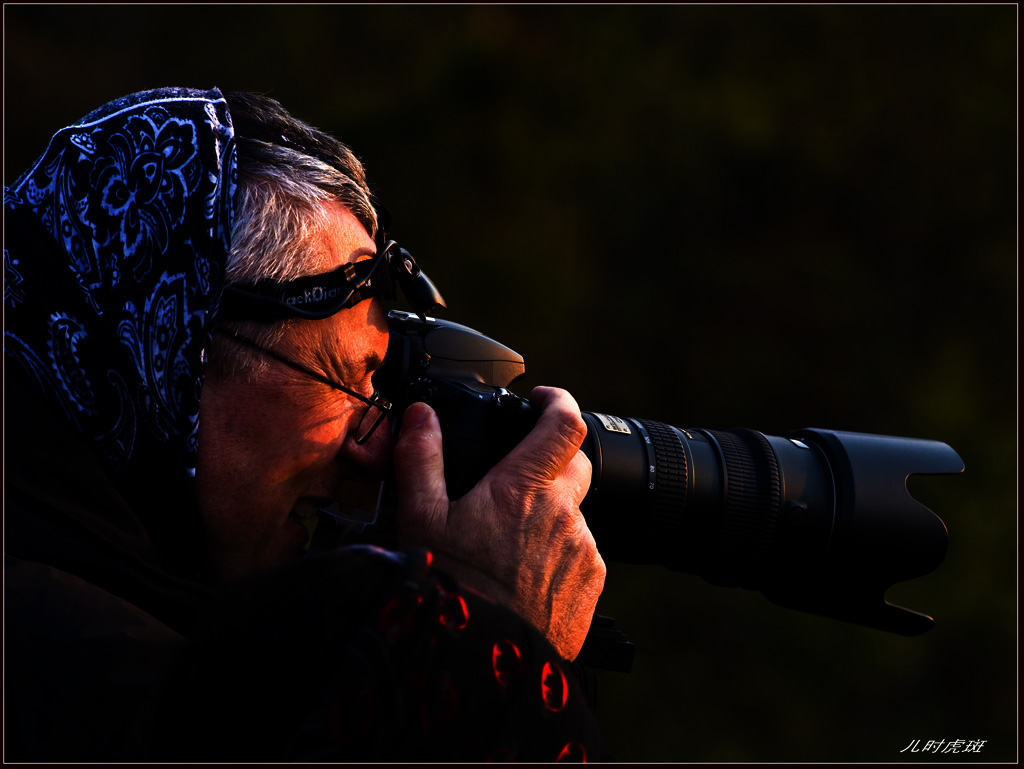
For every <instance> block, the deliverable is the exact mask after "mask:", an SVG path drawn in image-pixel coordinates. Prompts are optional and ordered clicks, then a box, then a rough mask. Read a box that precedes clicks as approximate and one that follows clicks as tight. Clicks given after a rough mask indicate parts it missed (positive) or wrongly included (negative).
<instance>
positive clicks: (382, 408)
mask: <svg viewBox="0 0 1024 769" xmlns="http://www.w3.org/2000/svg"><path fill="white" fill-rule="evenodd" d="M215 331H218V332H220V333H222V334H225V335H227V336H230V337H232V338H234V340H235V341H236V342H239V343H240V344H242V345H244V346H246V347H250V348H252V349H253V350H258V351H259V352H262V353H263V354H264V355H269V356H270V357H271V358H273V359H274V360H276V361H278V362H280V363H283V364H284V365H286V366H288V367H289V368H293V369H295V370H296V371H298V372H299V373H302V374H305V375H306V376H308V377H312V378H313V379H315V380H316V381H318V382H321V383H322V384H325V385H327V386H328V387H333V388H334V389H335V390H341V392H343V393H345V394H346V395H351V396H352V397H353V398H355V399H356V400H359V401H362V402H363V403H365V404H366V405H367V408H366V411H364V412H363V415H362V417H360V418H359V424H358V425H356V443H357V444H358V445H360V446H362V445H363V444H364V443H366V442H367V441H368V440H369V439H370V436H371V435H373V433H374V431H375V430H376V429H377V428H378V427H380V423H381V422H383V421H384V418H385V417H386V416H387V415H388V413H389V412H390V411H391V406H392V404H391V402H390V401H389V400H387V399H385V398H383V397H381V394H380V393H379V392H377V390H376V389H375V390H374V391H373V394H372V395H371V396H370V397H369V398H367V397H366V396H365V395H360V394H359V393H357V392H356V391H355V390H353V389H351V388H349V387H346V386H345V385H343V384H339V383H338V382H333V381H331V380H330V379H328V378H327V377H325V376H322V375H321V374H318V373H316V372H315V371H313V370H312V369H308V368H306V367H305V366H303V365H302V364H301V363H296V362H295V361H293V360H289V359H288V358H286V357H284V356H283V355H281V354H280V353H277V352H274V351H273V350H271V349H268V348H266V347H264V346H263V345H261V344H259V343H258V342H256V341H255V340H253V339H250V338H249V337H247V336H243V335H242V334H239V333H238V332H237V331H234V330H232V329H229V328H223V327H221V326H218V327H217V328H216V329H215ZM371 414H372V416H371Z"/></svg>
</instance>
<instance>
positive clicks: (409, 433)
mask: <svg viewBox="0 0 1024 769" xmlns="http://www.w3.org/2000/svg"><path fill="white" fill-rule="evenodd" d="M394 468H395V483H396V486H397V489H398V511H397V512H398V523H399V526H400V527H401V528H403V529H407V530H408V529H410V528H411V529H412V530H414V531H422V530H423V529H426V530H428V531H431V530H437V529H438V528H440V529H443V528H444V526H445V523H446V522H447V517H448V489H447V486H446V485H445V481H444V458H443V455H442V453H441V423H440V422H439V421H438V419H437V414H436V413H434V410H433V409H432V408H430V406H428V405H427V404H425V403H413V404H412V405H411V406H409V407H408V408H407V409H406V410H405V414H404V415H403V416H402V429H401V431H400V432H399V433H398V439H397V440H396V441H395V449H394Z"/></svg>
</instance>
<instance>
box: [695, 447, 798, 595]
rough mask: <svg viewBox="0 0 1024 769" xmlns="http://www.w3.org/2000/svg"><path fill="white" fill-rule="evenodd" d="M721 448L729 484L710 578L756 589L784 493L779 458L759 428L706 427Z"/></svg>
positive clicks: (711, 556) (710, 556) (710, 563)
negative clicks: (719, 430) (725, 428)
mask: <svg viewBox="0 0 1024 769" xmlns="http://www.w3.org/2000/svg"><path fill="white" fill-rule="evenodd" d="M708 432H709V433H711V435H713V436H714V438H715V440H716V441H717V443H718V445H719V447H720V448H721V451H722V460H723V462H724V464H725V470H726V478H727V485H726V489H725V501H724V504H723V506H722V512H721V521H720V525H719V528H718V534H717V536H716V537H715V540H714V545H713V546H712V547H711V548H710V551H709V553H708V560H707V562H706V563H707V566H708V568H709V570H711V569H713V573H707V574H702V576H704V577H705V578H706V579H708V580H709V581H711V582H713V583H715V584H720V585H729V586H740V587H747V588H752V589H756V588H757V584H756V582H757V578H758V575H759V572H760V570H761V567H762V565H763V563H764V560H765V556H766V555H767V552H768V547H769V545H770V544H771V540H772V537H773V536H774V533H775V527H776V524H777V521H778V513H779V505H780V504H781V499H782V483H781V479H780V474H779V463H778V459H777V458H776V457H775V452H774V451H773V450H772V447H771V444H769V443H768V440H767V439H766V438H765V437H764V435H762V434H761V433H759V432H757V431H756V430H747V429H739V430H731V431H730V432H716V431H708Z"/></svg>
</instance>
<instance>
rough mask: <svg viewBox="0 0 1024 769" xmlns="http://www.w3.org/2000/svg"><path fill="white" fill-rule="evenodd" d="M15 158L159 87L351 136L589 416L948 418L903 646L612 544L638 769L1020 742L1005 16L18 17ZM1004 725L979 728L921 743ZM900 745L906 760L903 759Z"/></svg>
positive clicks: (687, 422)
mask: <svg viewBox="0 0 1024 769" xmlns="http://www.w3.org/2000/svg"><path fill="white" fill-rule="evenodd" d="M4 17H5V28H4V101H5V104H4V107H5V119H4V164H5V168H4V181H5V183H11V182H13V181H14V179H15V178H16V177H17V176H18V174H20V173H21V171H22V170H23V169H24V168H25V167H26V166H27V164H28V163H29V162H30V161H31V160H32V159H33V158H34V157H35V156H36V155H37V154H38V153H39V152H41V151H42V150H43V148H44V147H45V144H46V141H47V139H48V137H49V136H50V134H52V133H53V132H54V131H55V130H57V129H58V128H60V127H62V126H64V125H66V124H69V123H71V122H73V121H74V120H76V119H77V118H79V117H81V116H82V115H84V114H85V113H86V112H88V111H90V110H91V109H93V108H94V107H97V106H99V105H100V104H102V103H104V102H106V101H108V100H110V99H112V98H115V97H117V96H121V95H123V94H125V93H128V92H131V91H136V90H141V89H144V88H150V87H156V86H163V85H190V86H194V87H202V88H207V87H211V86H218V87H220V88H222V89H225V90H231V89H250V90H259V91H263V92H267V93H269V94H270V95H272V96H274V97H276V98H277V99H279V100H280V101H281V102H282V103H284V104H285V106H286V107H288V108H289V109H290V110H291V111H292V112H294V113H295V114H297V115H298V116H300V117H302V118H305V119H307V120H308V121H310V122H312V123H314V124H315V125H318V126H320V127H322V128H325V129H327V130H329V131H331V132H333V133H335V134H336V135H338V136H339V137H340V138H342V139H343V140H345V141H347V142H348V143H349V144H351V145H352V146H353V147H354V148H355V150H356V152H357V154H359V155H360V157H362V158H363V160H364V161H365V163H366V165H367V168H368V172H369V175H370V180H371V184H373V185H374V187H375V189H376V191H377V193H378V194H379V195H380V196H381V197H382V198H383V199H384V200H385V201H386V202H387V204H388V206H389V207H390V208H391V210H392V212H393V213H394V215H395V218H396V224H395V227H394V228H393V231H392V232H393V234H394V235H395V236H397V237H398V239H399V240H400V242H402V243H403V244H404V245H405V246H406V247H408V248H409V249H410V250H411V251H412V252H413V253H414V254H415V255H416V256H417V257H418V258H419V260H420V262H421V264H423V265H424V266H425V267H426V268H427V270H428V271H429V272H430V274H431V276H432V277H433V278H434V279H435V281H436V282H437V283H438V285H439V286H440V287H441V288H442V289H443V292H444V294H445V297H446V298H447V300H448V304H449V308H450V309H449V311H448V312H447V313H445V314H444V316H443V317H446V318H448V319H451V320H456V321H459V322H462V323H466V324H468V325H471V326H474V327H475V328H478V329H481V330H483V331H485V332H487V333H488V334H490V335H492V336H494V337H495V338H497V339H499V340H501V341H503V342H505V343H506V344H508V345H509V346H511V347H513V348H514V349H516V350H518V351H519V352H521V353H523V354H524V355H525V356H526V359H527V363H528V366H529V381H528V382H527V383H526V384H525V385H524V386H523V387H521V388H519V391H520V392H522V393H524V394H525V393H528V391H529V387H530V386H532V385H534V384H541V383H544V384H555V385H559V386H563V387H566V388H567V389H569V390H570V391H571V392H572V393H573V394H574V395H575V396H576V397H577V399H578V400H579V402H580V403H581V405H582V406H583V408H585V409H590V410H598V411H606V412H609V413H613V414H619V415H621V416H641V417H648V418H654V419H658V420H660V421H664V422H669V423H671V424H675V425H679V426H683V427H710V428H716V429H725V428H728V427H732V426H737V425H743V426H748V427H753V428H756V429H759V430H762V431H764V432H767V433H771V434H779V433H782V432H785V431H786V430H789V429H793V428H799V427H806V426H819V427H829V428H835V429H846V430H856V431H863V432H877V433H883V434H892V435H905V436H913V437H923V438H932V439H937V440H941V441H944V442H947V443H949V444H950V445H952V446H953V447H954V448H955V449H956V450H957V451H958V452H959V453H960V455H961V456H962V457H963V459H964V461H965V463H966V466H967V472H966V474H965V475H963V476H962V477H957V478H942V479H927V481H925V482H921V483H919V484H917V485H915V486H914V489H915V492H916V493H917V494H918V496H919V498H920V499H922V500H923V501H925V502H927V503H928V504H929V506H931V507H933V508H934V509H935V510H936V511H937V512H938V513H939V514H940V515H941V516H942V518H943V519H944V520H945V522H946V524H947V526H948V528H949V532H950V549H949V554H948V556H947V558H946V560H945V561H944V563H943V564H942V565H941V566H940V567H939V568H938V569H937V570H936V571H935V572H934V573H933V574H932V575H929V576H928V577H926V578H924V579H922V580H918V581H916V582H912V583H908V584H906V585H904V586H899V587H898V588H896V589H894V590H893V591H891V592H890V598H891V599H895V600H896V601H897V602H906V603H907V604H908V605H910V606H912V607H914V608H917V609H920V610H923V611H926V612H928V613H932V614H934V615H935V617H936V620H937V624H936V627H935V629H934V630H932V631H931V632H930V633H928V634H927V635H925V636H922V637H919V638H913V639H907V638H903V637H896V636H890V635H887V634H884V633H880V632H877V631H871V630H865V629H861V628H859V627H855V626H851V625H846V624H843V623H839V622H834V621H830V620H824V619H819V618H816V617H811V616H808V615H803V614H800V613H797V612H793V611H789V610H784V609H780V608H777V607H775V606H773V605H772V604H770V603H768V602H767V601H766V600H764V599H763V598H762V597H761V596H760V595H758V594H756V593H751V592H748V591H743V590H738V589H726V588H716V587H712V586H710V585H708V584H706V583H705V582H703V581H702V580H700V579H699V578H697V577H692V576H687V575H682V574H677V573H674V572H670V571H667V570H665V569H662V568H660V567H627V566H623V565H619V564H611V565H610V569H609V576H608V582H607V589H606V594H605V596H604V597H603V598H602V603H601V606H600V607H599V609H600V610H601V611H602V612H603V613H606V614H610V615H612V616H614V617H615V618H616V621H617V625H618V627H620V628H622V629H624V630H625V631H627V632H628V633H629V635H630V636H631V638H632V639H633V640H634V641H635V642H636V644H637V647H638V652H637V659H636V664H635V667H634V671H633V672H632V673H631V674H629V675H624V674H614V673H606V674H604V675H603V678H602V687H603V688H602V696H601V701H600V703H599V705H600V708H599V710H600V717H601V720H602V723H603V726H604V730H605V733H606V735H607V739H608V741H609V743H610V744H611V746H612V748H613V749H614V750H615V751H617V753H618V754H619V755H620V757H621V758H623V759H627V760H635V761H689V762H704V761H740V762H746V761H756V762H768V761H787V762H789V761H826V762H845V761H869V762H889V761H902V760H910V761H913V760H933V761H941V760H952V759H957V760H967V761H971V760H973V761H985V760H987V761H1012V760H1015V758H1016V755H1017V729H1016V724H1017V653H1016V644H1017V593H1016V585H1017V577H1018V575H1017V547H1016V541H1017V528H1016V511H1017V508H1016V505H1017V474H1016V473H1017V471H1016V452H1017V410H1016V395H1017V336H1016V325H1017V324H1016V316H1017V311H1016V297H1017V256H1016V247H1017V242H1016V208H1017V207H1016V194H1017V190H1016V174H1017V155H1016V141H1017V134H1016V117H1017V114H1016V95H1017V79H1016V30H1017V8H1016V7H1015V6H1013V5H1001V6H975V5H956V6H913V5H911V6H892V7H890V6H877V5H876V6H810V7H803V6H780V7H771V6H676V7H657V6H632V7H624V6H623V7H616V6H590V7H587V6H560V7H537V6H534V7H505V6H482V7H474V6H439V7H431V6H391V7H372V6H352V7H349V6H333V7H330V6H290V7H288V6H244V5H231V6H124V5H113V6H97V7H90V6H11V5H6V6H5V7H4ZM958 739H959V740H968V741H969V740H985V741H986V742H985V744H984V746H983V747H982V749H981V752H980V753H978V754H963V753H960V754H955V755H954V754H950V753H947V754H941V753H940V754H933V753H921V752H919V753H912V752H911V751H910V750H905V749H906V748H908V746H910V745H911V744H912V743H913V742H914V741H915V740H920V741H921V742H920V743H919V745H918V748H923V747H924V745H925V743H927V742H928V741H929V740H935V741H938V740H945V741H952V740H958ZM904 750H905V752H901V751H904Z"/></svg>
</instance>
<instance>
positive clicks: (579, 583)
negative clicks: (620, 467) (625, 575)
mask: <svg viewBox="0 0 1024 769" xmlns="http://www.w3.org/2000/svg"><path fill="white" fill-rule="evenodd" d="M530 398H531V402H532V403H534V404H535V405H538V406H540V407H541V408H542V412H541V416H540V419H539V420H538V422H537V425H536V427H535V428H534V429H533V430H532V431H531V432H530V434H529V435H527V436H526V438H524V439H523V441H522V443H520V444H519V445H518V446H517V447H516V448H515V449H514V450H513V451H512V452H511V453H510V454H509V455H508V456H507V457H505V458H504V459H503V460H502V461H501V462H499V463H498V464H497V465H496V466H495V467H493V468H492V469H491V471H490V472H489V473H487V475H486V476H485V477H484V478H483V479H482V480H481V481H480V482H479V483H478V484H477V485H476V486H475V487H474V488H473V489H472V490H471V491H470V492H469V493H468V494H466V495H465V496H464V497H462V498H461V499H458V500H455V501H451V500H449V499H448V494H447V489H446V486H445V480H444V463H443V459H442V455H441V426H440V424H439V422H438V420H437V415H436V414H435V413H434V411H433V410H432V409H431V408H430V407H429V406H427V405H425V404H423V403H415V404H413V405H412V406H410V407H409V408H408V409H407V410H406V413H405V416H404V418H403V420H402V430H401V432H400V433H399V436H398V440H397V441H396V443H395V473H396V478H397V483H398V532H399V540H400V545H401V546H402V547H403V548H411V547H427V548H429V549H430V550H431V551H432V552H433V553H434V556H435V558H436V563H437V565H438V566H439V567H440V568H442V569H444V570H446V571H447V572H448V573H450V574H451V575H452V576H453V577H455V578H456V579H457V580H459V581H460V582H462V583H463V584H465V585H467V586H469V587H471V588H473V589H474V590H477V591H479V592H481V593H483V594H484V595H486V596H488V597H489V598H491V599H492V600H494V601H496V602H498V603H502V604H504V605H506V606H508V607H510V608H511V609H513V610H515V611H516V612H518V613H519V614H520V615H521V616H522V617H524V618H526V619H527V620H529V621H530V622H531V623H532V624H533V625H534V626H535V627H536V628H537V629H538V630H540V631H541V632H542V633H544V635H545V636H546V637H547V638H548V640H549V641H550V642H551V644H552V645H553V646H554V647H555V649H557V650H558V652H559V653H560V654H561V655H562V656H563V657H564V658H566V659H569V660H572V659H575V657H576V655H577V654H578V653H579V650H580V648H581V647H582V646H583V641H584V639H585V638H586V635H587V630H588V628H589V627H590V621H591V619H592V617H593V614H594V608H595V606H596V605H597V598H598V596H599V595H600V594H601V590H602V589H603V588H604V578H605V565H604V561H603V560H602V559H601V555H600V554H599V553H598V552H597V546H596V544H595V543H594V537H593V535H592V534H591V533H590V529H588V528H587V524H586V522H585V521H584V519H583V515H582V513H580V509H579V505H580V502H582V501H583V498H584V497H585V496H586V494H587V490H588V489H589V488H590V473H591V467H590V460H589V459H587V457H586V455H584V454H583V453H582V452H580V451H579V447H580V445H581V444H582V443H583V439H584V437H586V429H587V428H586V424H585V423H584V422H583V419H582V417H581V416H580V410H579V407H578V406H577V405H576V402H575V401H574V400H573V398H572V396H570V395H569V394H568V393H567V392H565V391H564V390H558V389H554V388H548V387H538V388H536V389H534V391H533V392H532V393H531V395H530Z"/></svg>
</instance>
